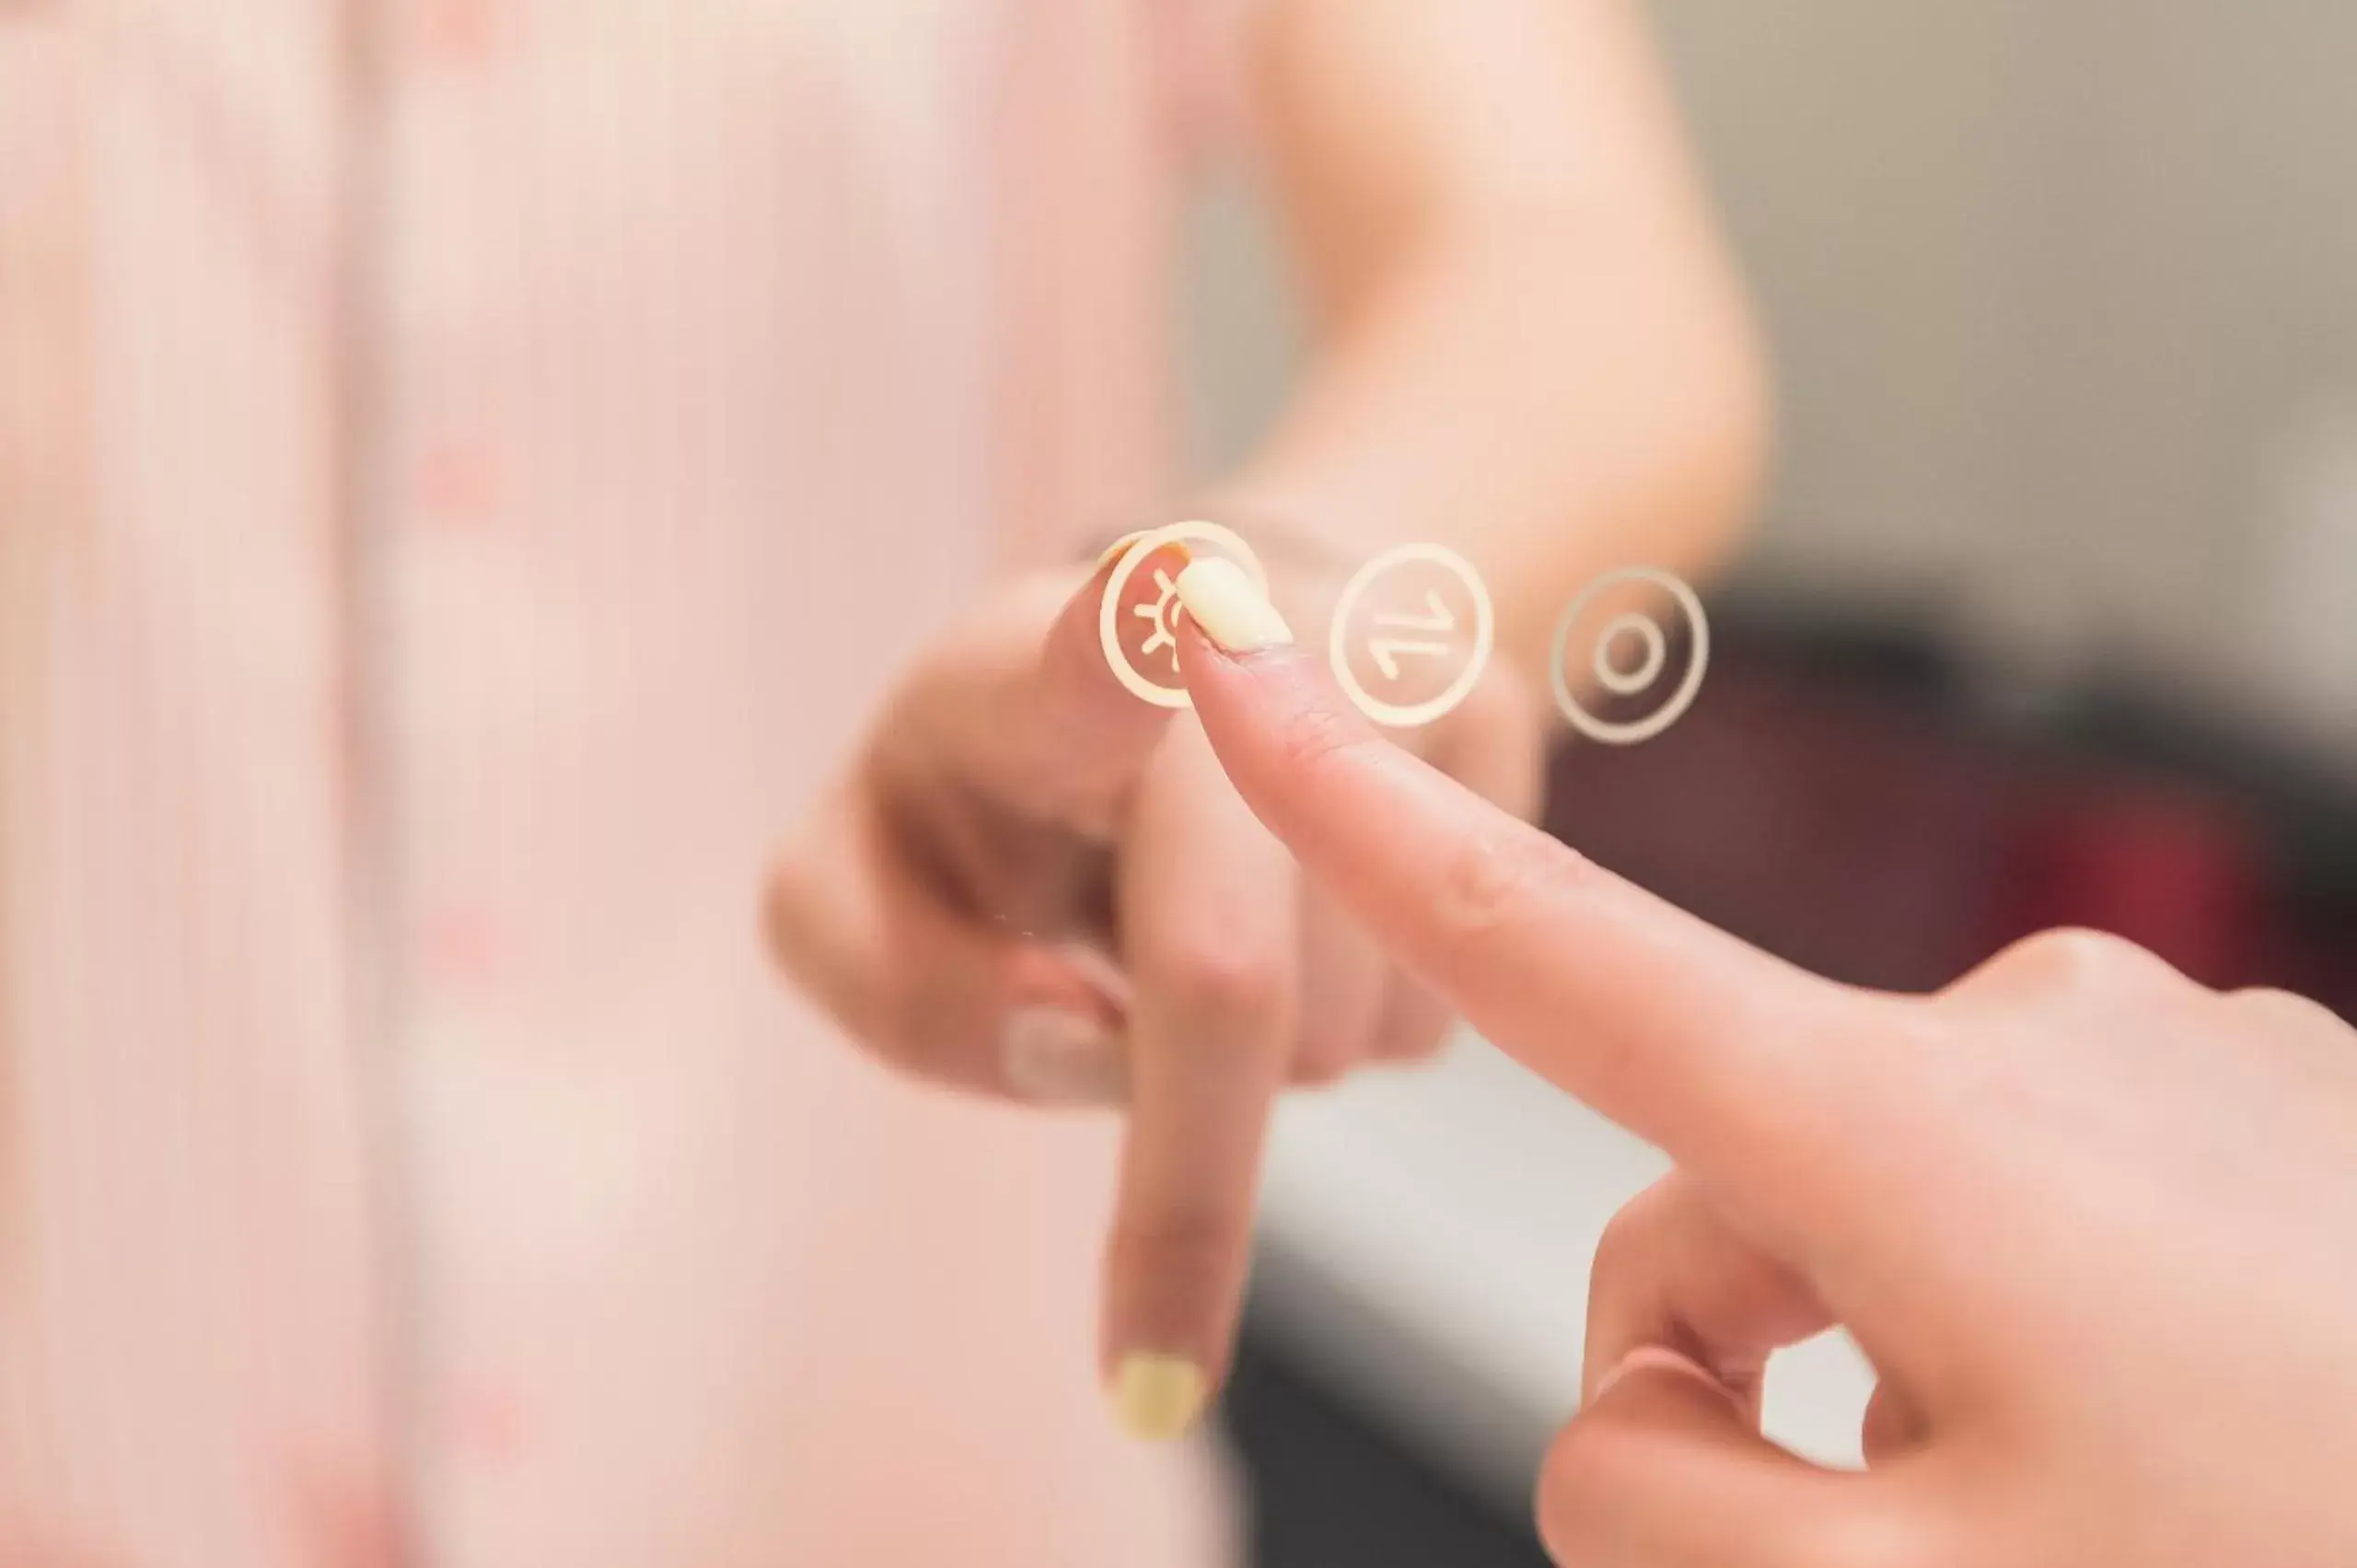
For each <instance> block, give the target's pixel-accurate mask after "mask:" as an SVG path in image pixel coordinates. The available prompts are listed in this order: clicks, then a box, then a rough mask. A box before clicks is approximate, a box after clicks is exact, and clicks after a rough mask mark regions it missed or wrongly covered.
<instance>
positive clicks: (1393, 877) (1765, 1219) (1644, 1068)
mask: <svg viewBox="0 0 2357 1568" xmlns="http://www.w3.org/2000/svg"><path fill="white" fill-rule="evenodd" d="M1187 588H1188V585H1187V584H1186V583H1185V582H1182V583H1181V596H1182V598H1186V597H1187ZM1198 620H1199V621H1201V625H1197V624H1194V623H1190V624H1189V625H1188V626H1186V627H1185V628H1184V629H1182V633H1181V654H1182V661H1183V664H1184V668H1185V674H1186V679H1187V681H1188V684H1189V687H1190V690H1191V691H1192V692H1193V693H1194V696H1195V701H1196V706H1197V712H1198V713H1199V714H1200V715H1201V719H1202V725H1203V727H1204V730H1205V732H1206V734H1207V736H1208V738H1209V739H1210V742H1211V744H1212V747H1213V751H1214V753H1215V754H1216V755H1217V757H1218V758H1219V760H1220V761H1221V762H1222V764H1223V765H1224V766H1225V770H1226V772H1227V773H1228V775H1229V776H1230V777H1231V778H1232V779H1233V780H1234V781H1235V783H1236V784H1237V788H1238V789H1239V791H1240V792H1241V794H1242V795H1243V796H1244V798H1245V799H1246V801H1247V802H1248V803H1249V805H1250V807H1251V808H1252V810H1253V812H1254V813H1255V815H1256V816H1257V817H1258V818H1259V819H1260V821H1261V822H1262V823H1263V824H1264V825H1266V826H1267V828H1268V829H1269V830H1271V832H1272V833H1273V834H1275V835H1276V836H1277V838H1279V839H1280V840H1281V841H1282V842H1283V843H1284V844H1285V845H1286V847H1287V848H1288V849H1290V850H1291V851H1292V852H1293V853H1294V854H1295V855H1296V856H1297V857H1298V858H1299V861H1300V864H1301V865H1302V866H1303V867H1304V869H1305V871H1306V873H1307V874H1308V875H1309V876H1310V877H1312V878H1313V879H1315V880H1316V881H1317V882H1318V883H1319V884H1320V885H1321V886H1323V887H1325V888H1327V889H1329V890H1330V891H1331V892H1332V894H1333V895H1334V896H1335V898H1336V899H1337V900H1339V901H1340V902H1341V904H1342V905H1343V907H1344V908H1346V909H1347V910H1349V911H1350V912H1353V914H1355V915H1357V916H1358V917H1359V918H1360V919H1361V920H1362V921H1363V922H1364V924H1365V926H1366V928H1367V929H1368V930H1369V931H1371V932H1373V933H1374V934H1375V935H1376V938H1377V939H1378V940H1379V941H1380V942H1381V943H1382V944H1383V946H1384V947H1385V948H1386V949H1387V951H1389V952H1391V953H1393V954H1395V955H1397V956H1398V957H1399V959H1400V960H1401V961H1402V962H1403V963H1404V964H1405V965H1406V966H1407V967H1408V968H1409V969H1410V970H1412V971H1413V972H1415V973H1416V974H1418V975H1420V976H1421V977H1422V979H1423V980H1425V981H1427V982H1428V983H1429V984H1430V985H1431V986H1432V987H1433V988H1434V990H1435V991H1437V992H1438V993H1440V994H1441V995H1442V996H1444V997H1446V999H1447V1000H1448V1001H1449V1002H1450V1003H1451V1004H1453V1005H1456V1006H1457V1007H1458V1008H1460V1009H1462V1011H1463V1012H1464V1014H1465V1016H1467V1017H1468V1018H1469V1020H1471V1021H1472V1022H1473V1023H1474V1024H1475V1025H1476V1026H1477V1027H1478V1028H1480V1030H1481V1031H1482V1033H1484V1034H1485V1035H1486V1036H1487V1037H1488V1038H1489V1039H1491V1040H1493V1041H1495V1042H1496V1043H1497V1044H1498V1045H1499V1046H1500V1047H1502V1048H1503V1049H1504V1050H1505V1051H1509V1052H1510V1053H1512V1054H1513V1055H1515V1057H1517V1058H1518V1059H1519V1060H1521V1061H1522V1062H1523V1063H1527V1065H1528V1066H1530V1067H1531V1068H1533V1069H1534V1070H1536V1071H1537V1072H1538V1073H1539V1074H1543V1075H1544V1076H1546V1077H1547V1078H1549V1079H1550V1080H1551V1081H1552V1082H1553V1083H1555V1084H1556V1085H1558V1086H1561V1087H1562V1088H1563V1089H1564V1090H1565V1091H1566V1092H1568V1093H1571V1094H1573V1095H1575V1096H1577V1097H1578V1098H1581V1099H1583V1100H1585V1101H1586V1102H1587V1103H1588V1104H1590V1105H1592V1106H1594V1107H1596V1109H1599V1110H1601V1111H1602V1112H1604V1113H1605V1114H1607V1115H1608V1116H1610V1117H1612V1118H1614V1119H1615V1120H1617V1121H1620V1122H1621V1123H1623V1124H1624V1125H1626V1126H1628V1127H1629V1128H1631V1130H1633V1131H1635V1132H1638V1133H1640V1134H1642V1135H1643V1136H1644V1137H1646V1138H1649V1139H1651V1140H1653V1141H1654V1142H1655V1143H1657V1144H1660V1145H1661V1146H1662V1147H1663V1148H1664V1149H1666V1151H1667V1152H1668V1153H1669V1154H1670V1155H1671V1156H1673V1157H1674V1159H1675V1160H1676V1162H1677V1170H1676V1172H1675V1174H1673V1175H1672V1176H1670V1177H1668V1178H1667V1179H1665V1180H1664V1181H1663V1182H1662V1183H1661V1184H1659V1185H1658V1186H1656V1187H1655V1188H1653V1189H1652V1190H1650V1191H1647V1192H1646V1193H1644V1194H1643V1196H1641V1197H1639V1198H1638V1199H1636V1200H1635V1201H1634V1202H1631V1204H1630V1205H1629V1206H1628V1208H1627V1209H1626V1210H1624V1211H1623V1212H1622V1214H1620V1216H1619V1217H1618V1218H1617V1220H1616V1221H1615V1222H1614V1224H1613V1225H1612V1226H1611V1227H1610V1229H1609V1231H1608V1234H1607V1236H1606V1237H1605V1238H1604V1241H1603V1244H1602V1247H1601V1249H1600V1250H1599V1253H1598V1256H1597V1259H1596V1271H1595V1275H1594V1287H1593V1295H1592V1297H1591V1300H1590V1302H1589V1306H1588V1335H1587V1349H1586V1396H1587V1397H1586V1401H1585V1407H1584V1409H1583V1410H1582V1411H1581V1412H1580V1414H1579V1415H1578V1417H1577V1418H1576V1419H1575V1420H1573V1422H1572V1423H1570V1424H1569V1425H1568V1426H1566V1427H1565V1428H1564V1429H1563V1431H1562V1434H1560V1435H1559V1437H1558V1438H1557V1440H1556V1442H1555V1445H1554V1447H1553V1450H1552V1452H1551V1453H1550V1456H1549V1458H1548V1460H1547V1463H1546V1466H1545V1469H1544V1472H1543V1475H1542V1479H1541V1481H1540V1483H1539V1490H1538V1520H1539V1526H1540V1528H1541V1531H1542V1534H1543V1535H1544V1537H1545V1539H1546V1541H1547V1543H1548V1545H1549V1547H1550V1550H1551V1551H1552V1552H1553V1553H1554V1555H1555V1556H1556V1558H1557V1559H1558V1560H1559V1561H1561V1562H1566V1563H1572V1562H1576V1563H1579V1564H1581V1565H1582V1568H1608V1565H1615V1564H1626V1565H1630V1568H1689V1565H1690V1568H1701V1565H1703V1564H1710V1565H1713V1568H1754V1565H1756V1568H1804V1565H1806V1568H1850V1565H1859V1568H1866V1565H1873V1568H1884V1565H1902V1564H1903V1565H1907V1568H1980V1565H1983V1564H1986V1565H1990V1568H1996V1565H1999V1564H2003V1565H2004V1568H2084V1565H2086V1564H2091V1563H2131V1562H2132V1563H2136V1564H2139V1565H2141V1568H2197V1565H2200V1568H2210V1565H2214V1564H2218V1563H2271V1564H2286V1565H2291V1564H2299V1565H2303V1568H2325V1565H2328V1564H2336V1563H2347V1562H2357V1492H2352V1490H2351V1486H2350V1480H2351V1477H2352V1476H2357V1031H2352V1030H2351V1028H2349V1027H2348V1026H2346V1025H2344V1024H2343V1023H2341V1022H2340V1020H2339V1019H2338V1018H2336V1017H2334V1016H2332V1015H2331V1014H2329V1013H2328V1012H2327V1011H2326V1010H2325V1009H2323V1008H2321V1007H2318V1006H2316V1005H2313V1004H2311V1003H2308V1002H2305V1001H2304V1000H2302V999H2300V998H2297V997H2294V996H2291V995H2287V994H2284V993H2277V992H2261V991H2254V992H2243V993H2234V994H2220V993H2215V992H2212V991H2210V990H2207V989H2205V988H2204V987H2202V986H2200V985H2198V984H2196V983H2194V982H2193V981H2189V980H2188V979H2187V978H2185V977H2184V976H2183V975H2180V974H2178V973H2177V972H2176V971H2175V970H2171V969H2170V968H2169V967H2168V966H2167V965H2165V963H2163V962H2162V961H2161V960H2160V959H2158V958H2154V956H2153V955H2151V954H2150V953H2147V952H2144V951H2143V950H2142V949H2140V948H2137V947H2133V946H2131V945H2129V944H2127V943H2124V942H2120V941H2118V940H2116V939H2112V938H2109V937H2105V936H2100V935H2093V934H2090V933H2085V932H2055V933H2049V934H2048V935H2042V936H2039V937H2037V938H2034V939H2032V940H2029V941H2026V942H2025V943H2022V944H2020V945H2018V946H2016V947H2013V948H2011V949H2009V950H2008V951H2006V952H2005V953H2003V954H2002V955H2000V956H1999V957H1997V958H1994V959H1993V960H1991V962H1989V963H1988V964H1986V965H1984V966H1983V967H1981V968H1980V969H1979V970H1974V971H1973V972H1972V973H1970V974H1968V975H1967V976H1965V977H1964V978H1963V979H1961V980H1959V981H1956V983H1955V984H1953V985H1951V986H1949V987H1948V988H1947V989H1945V991H1942V992H1940V993H1937V994H1935V995H1932V996H1922V997H1916V996H1897V995H1887V994H1879V993H1865V992H1861V991H1857V990H1852V989H1850V988H1846V987H1843V986H1840V985H1836V984H1834V983H1832V982H1830V981H1825V980H1822V979H1819V978H1817V977H1816V976H1814V975H1810V974H1808V973H1805V972H1804V971H1802V970H1796V969H1794V968H1791V967H1789V966H1787V965H1785V964H1783V963H1782V962H1780V961H1779V960H1777V959H1774V958H1770V957H1768V956H1767V955H1765V954H1762V953H1759V952H1758V951H1757V950H1755V949H1752V948H1750V947H1746V946H1745V945H1744V944H1742V943H1740V942H1737V941H1736V940H1735V939H1734V938H1732V937H1729V936H1727V935H1724V934H1723V933H1721V932H1719V931H1717V930H1715V929H1713V928H1712V927H1710V926H1707V925H1704V924H1702V923H1700V922H1698V921H1695V920H1693V919H1691V918H1690V917H1689V916H1687V915H1685V914H1683V913H1681V912H1678V910H1676V909H1675V908H1673V907H1671V906H1669V905H1667V904H1665V903H1663V902H1661V901H1660V900H1656V899H1655V898H1653V897H1651V896H1650V895H1648V894H1646V893H1644V892H1643V891H1642V890H1640V889H1637V888H1635V887H1632V886H1631V885H1630V884H1628V883H1626V882H1623V881H1621V880H1620V879H1619V878H1618V877H1613V876H1612V875H1611V874H1609V873H1608V872H1606V871H1604V870H1602V869H1601V868H1599V867H1597V866H1596V865H1592V864H1590V863H1588V862H1587V861H1585V860H1584V859H1582V858H1581V857H1580V856H1579V855H1577V854H1574V853H1573V851H1571V850H1569V849H1567V848H1565V847H1564V846H1563V845H1562V844H1561V843H1559V842H1555V841H1554V840H1552V839H1550V838H1549V837H1547V836H1546V835H1545V834H1543V833H1540V832H1539V831H1538V830H1535V829H1532V828H1530V827H1528V826H1527V825H1526V824H1524V823H1523V822H1521V821H1519V820H1517V819H1514V818H1512V817H1510V816H1507V815H1506V814H1504V813H1502V812H1500V811H1498V810H1497V809H1495V808H1494V807H1492V806H1490V805H1489V804H1487V803H1486V802H1484V801H1482V800H1480V798H1479V797H1478V796H1474V795H1473V794H1472V793H1470V792H1469V791H1467V790H1466V789H1464V788H1463V787H1462V786H1461V785H1459V784H1456V783H1455V782H1453V781H1451V780H1449V779H1447V778H1446V777H1445V776H1443V775H1442V774H1441V773H1439V772H1436V771H1434V769H1432V768H1430V767H1429V766H1427V765H1425V764H1424V763H1422V762H1421V761H1418V760H1417V759H1415V758H1414V757H1412V756H1411V755H1409V754H1407V753H1406V752H1404V751H1402V750H1400V749H1399V748H1397V747H1394V746H1392V745H1390V744H1388V743H1387V742H1386V741H1385V740H1383V739H1382V738H1379V737H1377V736H1376V734H1375V733H1374V732H1373V731H1371V730H1370V729H1369V727H1368V726H1367V725H1366V724H1365V722H1364V720H1362V719H1361V718H1360V717H1359V716H1358V714H1356V713H1355V712H1354V711H1353V710H1352V709H1351V708H1350V707H1349V706H1348V705H1347V703H1344V702H1343V701H1342V700H1341V698H1340V696H1339V694H1338V693H1337V692H1336V691H1334V689H1333V687H1332V684H1331V680H1330V678H1329V676H1328V675H1327V673H1326V671H1325V669H1324V668H1323V666H1322V664H1321V662H1320V661H1319V660H1318V659H1317V658H1316V657H1315V656H1305V655H1303V654H1302V653H1300V652H1298V651H1296V650H1294V649H1290V648H1282V647H1280V648H1271V649H1267V650H1263V651H1258V652H1249V651H1247V652H1239V653H1236V654H1230V653H1227V652H1223V651H1222V650H1220V649H1219V648H1217V647H1216V646H1214V645H1213V644H1212V643H1210V642H1209V641H1208V640H1206V638H1205V636H1204V634H1203V628H1205V627H1212V626H1213V618H1212V617H1211V616H1210V615H1208V614H1205V615H1203V616H1201V617H1199V618H1198ZM1837 1324H1838V1325H1840V1326H1842V1327H1845V1328H1846V1329H1848V1330H1850V1331H1851V1333H1852V1335H1853V1336H1854V1337H1855V1338H1856V1339H1857V1341H1858V1342H1859V1343H1860V1345H1861V1346H1862V1347H1863V1348H1864V1350H1865V1351H1866V1353H1867V1354H1868V1355H1869V1357H1870V1358H1871V1359H1872V1360H1873V1362H1874V1364H1875V1368H1876V1370H1877V1372H1878V1373H1879V1376H1880V1383H1879V1387H1878V1389H1877V1391H1876V1393H1875V1398H1874V1400H1873V1402H1872V1404H1871V1406H1870V1408H1869V1410H1868V1411H1867V1414H1866V1417H1865V1422H1864V1446H1865V1450H1866V1455H1867V1458H1868V1461H1869V1469H1867V1471H1866V1472H1864V1473H1863V1474H1852V1473H1841V1472H1834V1471H1829V1470H1825V1469H1818V1468H1816V1467H1814V1466H1812V1465H1809V1464H1806V1463H1805V1462H1803V1461H1802V1460H1800V1459H1798V1458H1794V1456H1792V1455H1790V1454H1788V1453H1786V1452H1785V1451H1783V1450H1782V1449H1780V1448H1778V1447H1776V1446H1773V1445H1771V1444H1770V1443H1769V1442H1767V1441H1766V1440H1765V1439H1764V1438H1762V1437H1761V1435H1760V1434H1759V1388H1760V1379H1761V1375H1762V1371H1763V1368H1764V1367H1765V1365H1766V1363H1767V1359H1768V1357H1769V1355H1770V1354H1771V1353H1772V1352H1774V1351H1775V1350H1776V1349H1778V1348H1779V1347H1781V1346H1783V1345H1787V1344H1791V1343H1793V1342H1796V1341H1798V1340H1801V1339H1804V1338H1806V1337H1808V1336H1810V1335H1813V1334H1815V1333H1817V1332H1819V1331H1821V1330H1824V1329H1826V1328H1829V1327H1830V1326H1833V1325H1837Z"/></svg>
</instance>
